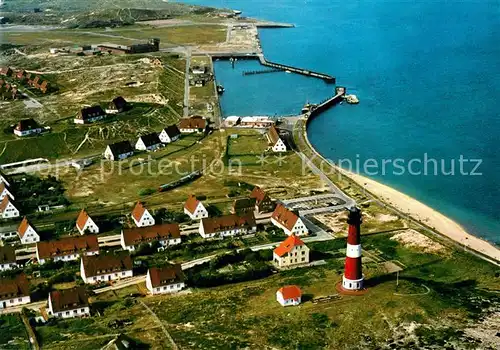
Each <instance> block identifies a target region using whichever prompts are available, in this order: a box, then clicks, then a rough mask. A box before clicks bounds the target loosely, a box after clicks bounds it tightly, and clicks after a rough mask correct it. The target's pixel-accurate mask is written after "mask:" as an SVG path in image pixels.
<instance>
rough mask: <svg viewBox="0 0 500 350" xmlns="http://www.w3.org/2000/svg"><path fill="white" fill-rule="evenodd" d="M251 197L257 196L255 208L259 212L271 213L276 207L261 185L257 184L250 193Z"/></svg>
mask: <svg viewBox="0 0 500 350" xmlns="http://www.w3.org/2000/svg"><path fill="white" fill-rule="evenodd" d="M250 198H255V210H256V211H257V212H258V213H269V212H272V211H273V210H274V208H275V207H276V205H275V203H274V202H273V200H272V199H271V198H270V197H269V195H268V194H267V193H266V192H265V191H264V190H263V189H261V188H260V187H259V186H255V187H254V189H253V190H252V193H250Z"/></svg>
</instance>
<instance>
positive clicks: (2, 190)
mask: <svg viewBox="0 0 500 350" xmlns="http://www.w3.org/2000/svg"><path fill="white" fill-rule="evenodd" d="M5 196H8V197H10V199H14V196H13V195H12V193H10V191H9V189H8V188H7V185H6V184H5V183H4V182H0V201H1V200H3V199H4V198H5Z"/></svg>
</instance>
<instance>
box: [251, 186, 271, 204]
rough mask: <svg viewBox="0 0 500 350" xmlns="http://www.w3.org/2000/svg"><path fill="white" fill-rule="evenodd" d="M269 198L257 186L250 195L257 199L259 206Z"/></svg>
mask: <svg viewBox="0 0 500 350" xmlns="http://www.w3.org/2000/svg"><path fill="white" fill-rule="evenodd" d="M267 197H268V195H267V193H266V192H265V191H264V190H263V189H262V188H260V187H259V186H255V187H254V189H253V190H252V193H250V198H255V199H256V201H257V204H259V203H260V202H262V201H263V200H264V199H266V198H267Z"/></svg>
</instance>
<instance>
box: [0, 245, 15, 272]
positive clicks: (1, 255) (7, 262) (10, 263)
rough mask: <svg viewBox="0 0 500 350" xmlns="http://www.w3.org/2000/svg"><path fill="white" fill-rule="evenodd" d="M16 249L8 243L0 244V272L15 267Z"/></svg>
mask: <svg viewBox="0 0 500 350" xmlns="http://www.w3.org/2000/svg"><path fill="white" fill-rule="evenodd" d="M17 266H18V265H17V261H16V250H15V249H14V247H12V246H10V245H6V246H3V247H2V246H0V272H3V271H7V270H11V269H15V268H16V267H17Z"/></svg>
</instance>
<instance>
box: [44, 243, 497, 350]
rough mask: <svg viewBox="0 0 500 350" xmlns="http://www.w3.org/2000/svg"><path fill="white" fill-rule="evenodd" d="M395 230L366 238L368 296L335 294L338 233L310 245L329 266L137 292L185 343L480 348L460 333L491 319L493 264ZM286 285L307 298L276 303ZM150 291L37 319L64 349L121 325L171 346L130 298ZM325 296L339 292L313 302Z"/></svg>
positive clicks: (47, 343)
mask: <svg viewBox="0 0 500 350" xmlns="http://www.w3.org/2000/svg"><path fill="white" fill-rule="evenodd" d="M391 235H392V234H382V235H376V236H370V237H366V238H364V241H363V244H364V247H365V249H366V250H367V252H368V253H370V254H369V255H370V256H377V257H378V258H377V261H373V260H371V261H370V258H366V259H367V260H366V264H365V266H364V273H365V277H366V285H367V287H368V292H367V293H366V294H365V295H362V296H357V297H355V296H340V297H339V296H335V295H336V294H337V291H336V288H335V285H336V283H337V282H339V281H340V279H341V274H342V269H343V257H342V255H343V254H342V251H343V248H344V247H345V243H346V242H345V239H337V240H334V241H330V242H321V243H314V244H310V247H311V248H312V249H313V251H314V252H315V255H317V256H321V258H322V259H325V260H326V265H322V266H316V267H310V268H300V269H294V270H290V271H282V272H279V273H277V274H275V275H273V276H271V277H268V278H265V279H260V280H255V281H250V282H245V283H239V284H233V285H226V286H220V287H215V288H210V289H194V290H192V294H180V295H173V296H157V297H146V298H143V299H140V300H142V301H143V302H144V303H145V304H146V305H148V306H149V307H150V308H151V309H152V310H153V311H154V313H155V314H156V315H157V316H158V317H159V319H160V320H161V323H162V325H163V326H165V327H166V328H167V330H168V332H169V333H170V335H171V336H172V338H173V340H174V342H175V343H176V345H177V346H178V347H180V348H183V349H210V348H214V349H215V348H217V349H220V348H243V347H248V348H266V347H273V348H281V349H296V348H308V349H320V348H334V349H353V348H355V349H366V348H374V349H375V348H390V347H392V348H394V347H398V348H412V347H413V348H419V347H423V346H425V345H429V344H434V345H436V344H439V345H440V346H443V347H444V346H445V345H446V344H451V343H453V344H456V345H457V346H458V347H459V348H460V347H464V346H473V347H474V346H477V345H478V344H479V340H478V337H475V338H474V339H472V338H466V337H464V336H463V335H464V332H468V330H469V329H471V328H472V329H475V330H476V331H480V330H479V329H477V328H474V327H475V326H474V325H473V324H472V323H471V322H470V321H471V320H472V321H475V320H478V319H480V318H487V316H488V315H489V312H487V311H486V310H487V309H488V308H490V312H491V311H492V310H498V308H499V305H500V298H499V297H498V295H495V294H494V293H492V292H490V291H489V290H497V291H498V284H497V278H496V277H495V271H496V269H495V268H494V267H493V265H488V264H486V263H484V262H483V261H480V260H478V259H476V258H474V257H472V256H470V255H468V254H467V253H463V252H457V251H453V250H452V249H449V248H444V249H445V250H444V251H441V252H440V253H439V254H437V253H436V254H430V253H422V252H420V251H419V250H418V249H414V248H410V247H407V246H405V245H403V244H401V243H398V242H397V241H394V240H390V239H389V238H390V237H391ZM339 253H340V258H339ZM386 261H397V262H398V264H399V265H400V266H403V271H401V272H400V274H399V286H397V285H396V276H395V274H394V273H389V272H388V271H387V268H386V267H385V262H386ZM289 284H297V285H299V286H300V287H301V289H302V291H303V303H302V305H300V306H298V307H288V308H283V307H281V306H280V305H279V304H278V303H277V302H276V290H277V289H278V288H279V287H281V286H283V285H289ZM143 289H144V288H141V286H139V287H129V288H127V289H124V290H121V291H117V292H116V293H112V292H110V293H106V294H104V295H99V296H98V297H97V298H96V299H95V301H94V308H97V309H99V310H100V315H101V316H94V317H92V318H89V319H83V320H67V321H58V322H56V323H54V324H52V325H50V326H40V327H37V328H36V331H37V334H38V335H40V339H39V341H41V343H42V347H43V348H44V349H45V348H46V349H58V348H60V347H61V346H62V345H63V344H62V343H58V341H63V340H65V341H68V342H69V343H64V345H66V346H67V345H68V344H70V345H71V346H75V347H78V348H81V349H90V348H91V346H97V343H98V342H105V341H109V339H111V337H112V335H113V334H115V333H118V332H123V333H125V334H127V335H129V336H131V337H133V338H135V339H137V340H140V341H142V342H144V343H147V344H149V345H150V346H151V347H152V348H153V349H156V348H162V347H163V348H167V347H170V345H169V344H166V343H165V338H166V337H165V336H164V335H163V334H162V333H161V330H160V328H159V325H160V324H159V323H158V322H157V321H155V319H154V318H153V317H152V316H151V315H150V314H148V313H147V312H146V311H145V309H144V308H143V307H142V305H141V304H140V303H139V302H138V301H132V300H129V301H127V300H126V296H127V295H129V294H131V293H135V294H137V293H140V292H141V291H143ZM326 296H334V297H333V298H332V299H331V300H330V301H326V302H319V303H313V302H312V301H313V299H314V298H318V297H326ZM123 298H125V300H124V299H123ZM113 320H122V321H127V322H128V323H127V325H125V326H123V327H121V328H120V330H116V329H113V328H111V327H110V324H112V321H113ZM353 330H356V331H353ZM466 334H467V335H468V333H466ZM479 337H481V335H480V336H479ZM91 338H92V340H91ZM89 341H92V343H90V342H89ZM484 341H486V340H484ZM391 344H392V345H391Z"/></svg>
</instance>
